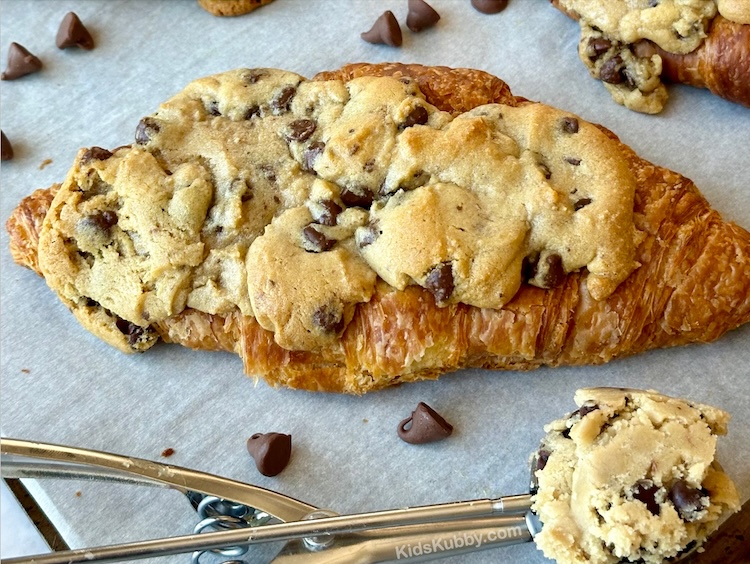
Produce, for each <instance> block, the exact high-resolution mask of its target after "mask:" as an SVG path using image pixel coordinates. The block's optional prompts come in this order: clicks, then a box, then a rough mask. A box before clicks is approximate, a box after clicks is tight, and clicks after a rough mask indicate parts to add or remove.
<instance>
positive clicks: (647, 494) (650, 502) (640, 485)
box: [633, 480, 661, 516]
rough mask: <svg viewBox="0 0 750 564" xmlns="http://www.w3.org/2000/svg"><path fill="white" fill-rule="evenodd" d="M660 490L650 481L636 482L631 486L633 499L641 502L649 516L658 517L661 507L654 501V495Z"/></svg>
mask: <svg viewBox="0 0 750 564" xmlns="http://www.w3.org/2000/svg"><path fill="white" fill-rule="evenodd" d="M659 490H660V488H659V486H657V485H656V484H654V482H653V481H652V480H638V481H637V482H636V483H635V485H634V486H633V499H637V500H638V501H640V502H642V503H643V504H644V505H645V506H646V509H648V510H649V512H650V513H651V515H657V516H658V515H659V514H660V513H661V507H660V506H659V502H658V501H656V494H657V493H658V492H659Z"/></svg>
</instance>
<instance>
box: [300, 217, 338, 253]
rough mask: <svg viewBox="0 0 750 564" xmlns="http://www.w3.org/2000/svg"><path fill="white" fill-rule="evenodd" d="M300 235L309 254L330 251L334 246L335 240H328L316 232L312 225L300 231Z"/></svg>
mask: <svg viewBox="0 0 750 564" xmlns="http://www.w3.org/2000/svg"><path fill="white" fill-rule="evenodd" d="M302 235H303V237H304V239H305V240H304V244H303V246H304V248H305V250H306V251H308V252H310V253H322V252H325V251H330V250H331V248H332V247H333V246H334V245H335V244H336V239H329V238H328V237H326V236H325V234H323V233H321V232H320V231H318V229H317V228H316V227H315V225H313V224H312V223H311V224H309V225H307V226H305V228H304V229H302Z"/></svg>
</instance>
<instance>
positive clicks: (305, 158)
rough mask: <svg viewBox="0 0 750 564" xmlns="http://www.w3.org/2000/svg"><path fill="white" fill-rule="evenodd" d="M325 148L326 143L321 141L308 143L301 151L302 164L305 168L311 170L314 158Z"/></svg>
mask: <svg viewBox="0 0 750 564" xmlns="http://www.w3.org/2000/svg"><path fill="white" fill-rule="evenodd" d="M325 148H326V144H325V143H323V142H322V141H315V142H314V143H310V146H309V147H307V148H306V149H305V150H304V151H303V152H302V166H303V167H304V169H305V170H308V171H311V170H313V169H314V166H315V160H316V159H317V158H318V157H319V156H320V155H322V154H323V151H325Z"/></svg>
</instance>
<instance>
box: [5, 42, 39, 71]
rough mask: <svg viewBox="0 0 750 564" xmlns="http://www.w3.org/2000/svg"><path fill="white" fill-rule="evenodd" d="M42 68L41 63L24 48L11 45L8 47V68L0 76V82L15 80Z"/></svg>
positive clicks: (16, 44) (15, 44)
mask: <svg viewBox="0 0 750 564" xmlns="http://www.w3.org/2000/svg"><path fill="white" fill-rule="evenodd" d="M41 68H42V61H40V60H39V59H38V58H37V57H36V56H35V55H32V54H31V53H29V51H28V50H27V49H26V47H24V46H22V45H19V44H18V43H11V44H10V47H8V66H7V68H6V69H5V72H3V73H2V75H0V79H2V80H15V79H16V78H21V77H22V76H26V75H27V74H31V73H34V72H37V71H38V70H39V69H41Z"/></svg>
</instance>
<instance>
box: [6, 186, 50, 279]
mask: <svg viewBox="0 0 750 564" xmlns="http://www.w3.org/2000/svg"><path fill="white" fill-rule="evenodd" d="M59 188H60V185H59V184H54V185H53V186H50V187H49V188H46V189H39V190H35V191H34V192H33V193H32V194H31V195H30V196H26V197H25V198H24V199H23V200H22V201H21V203H20V204H19V205H18V207H16V209H15V210H13V213H12V214H11V215H10V217H9V218H8V221H6V223H5V229H6V230H7V231H8V234H9V236H10V252H11V255H12V256H13V260H14V261H15V262H16V263H17V264H20V265H21V266H25V267H26V268H30V269H31V270H33V271H34V272H36V273H37V274H38V275H39V276H42V271H41V270H40V269H39V260H38V259H39V255H38V252H37V247H38V246H39V232H40V231H41V229H42V223H43V222H44V216H46V215H47V211H48V210H49V208H50V205H51V204H52V199H53V198H54V197H55V194H56V193H57V191H58V190H59Z"/></svg>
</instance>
